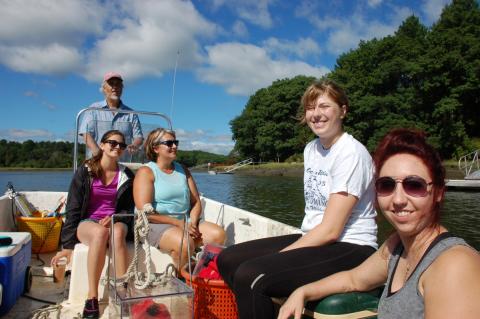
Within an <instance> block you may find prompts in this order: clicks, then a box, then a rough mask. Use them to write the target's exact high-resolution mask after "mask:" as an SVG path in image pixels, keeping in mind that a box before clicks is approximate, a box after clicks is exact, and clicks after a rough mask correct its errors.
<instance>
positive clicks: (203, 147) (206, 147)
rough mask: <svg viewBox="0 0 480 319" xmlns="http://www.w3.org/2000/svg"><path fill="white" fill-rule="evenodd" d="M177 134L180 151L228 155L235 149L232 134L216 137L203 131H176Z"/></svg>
mask: <svg viewBox="0 0 480 319" xmlns="http://www.w3.org/2000/svg"><path fill="white" fill-rule="evenodd" d="M175 133H176V136H177V139H179V140H180V149H181V150H185V151H204V152H210V153H214V154H222V155H227V154H228V153H230V151H231V150H232V149H233V147H234V142H233V141H232V135H230V134H220V135H214V134H212V133H210V132H208V131H205V130H202V129H198V130H195V131H186V130H184V129H176V130H175Z"/></svg>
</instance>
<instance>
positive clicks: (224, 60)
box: [198, 42, 329, 95]
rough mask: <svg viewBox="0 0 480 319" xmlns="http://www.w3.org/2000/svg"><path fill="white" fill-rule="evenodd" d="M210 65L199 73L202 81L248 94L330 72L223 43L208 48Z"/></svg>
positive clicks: (233, 44)
mask: <svg viewBox="0 0 480 319" xmlns="http://www.w3.org/2000/svg"><path fill="white" fill-rule="evenodd" d="M207 52H208V66H207V67H204V68H202V69H200V70H199V71H198V77H199V78H200V80H201V81H203V82H207V83H212V84H218V85H221V86H224V87H225V88H226V90H227V91H228V93H230V94H236V95H249V94H252V93H254V92H255V91H256V90H258V89H260V88H262V87H266V86H269V85H270V84H271V83H272V82H273V81H275V80H277V79H283V78H291V77H294V76H296V75H300V74H302V75H309V76H315V77H320V76H322V75H323V74H325V73H327V72H328V71H329V70H328V69H327V68H326V67H314V66H311V65H309V64H307V63H305V62H301V61H287V60H273V59H272V58H271V57H270V56H269V55H268V53H267V50H265V49H264V48H261V47H258V46H254V45H251V44H241V43H234V42H231V43H223V44H217V45H214V46H210V47H207Z"/></svg>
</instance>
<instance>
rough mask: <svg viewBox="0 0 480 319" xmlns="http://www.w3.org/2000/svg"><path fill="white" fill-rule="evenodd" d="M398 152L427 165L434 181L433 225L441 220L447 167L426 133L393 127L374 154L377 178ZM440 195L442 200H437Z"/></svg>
mask: <svg viewBox="0 0 480 319" xmlns="http://www.w3.org/2000/svg"><path fill="white" fill-rule="evenodd" d="M397 154H410V155H413V156H416V157H418V158H419V159H420V160H421V161H422V163H423V164H424V165H425V166H426V167H427V169H428V172H429V174H430V178H431V179H432V183H433V195H434V196H433V198H434V201H435V202H434V205H433V209H432V212H433V215H434V216H433V220H432V224H433V225H438V224H439V221H440V208H441V204H442V202H443V198H444V195H445V168H444V167H443V165H442V160H441V158H440V155H439V154H438V152H437V151H436V150H435V148H434V147H433V146H432V145H430V144H428V143H427V139H426V134H425V133H424V132H423V131H418V130H414V129H403V128H399V129H393V130H391V131H390V132H389V133H388V134H387V135H385V137H384V138H383V139H382V140H381V141H380V143H379V144H378V146H377V148H376V150H375V153H374V155H373V162H374V164H375V179H377V178H378V174H379V172H380V170H381V169H382V167H383V165H384V164H385V162H386V161H387V160H388V159H389V158H390V157H392V156H394V155H397ZM438 195H440V196H441V197H440V198H441V200H440V201H437V200H436V199H437V198H438Z"/></svg>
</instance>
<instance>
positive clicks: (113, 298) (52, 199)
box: [0, 109, 381, 319]
mask: <svg viewBox="0 0 480 319" xmlns="http://www.w3.org/2000/svg"><path fill="white" fill-rule="evenodd" d="M87 110H88V109H84V110H81V111H80V112H79V114H78V115H77V121H76V133H77V134H75V146H74V161H73V167H74V170H75V169H76V168H77V165H78V163H77V157H78V127H79V118H80V115H81V114H82V113H84V112H85V111H87ZM126 112H134V113H138V114H148V115H156V116H160V117H162V118H163V119H165V120H166V121H167V124H168V126H169V127H170V128H171V122H170V120H169V118H168V117H166V116H165V115H163V114H160V113H155V112H141V111H126ZM251 163H252V160H251V159H248V160H245V161H242V162H241V163H237V164H236V165H235V166H234V167H235V168H238V167H239V166H243V165H249V164H251ZM139 165H141V164H138V163H136V164H135V163H129V165H128V166H130V167H131V168H133V169H134V170H135V169H136V168H138V167H139ZM232 168H233V167H232ZM222 173H223V172H222ZM225 173H231V172H225ZM21 194H22V195H23V196H24V198H25V199H26V201H27V202H28V203H30V204H31V206H33V207H34V208H35V210H37V211H45V210H46V211H51V210H52V207H57V206H58V201H59V199H61V198H64V199H65V198H66V197H67V196H68V193H67V192H51V191H22V192H21ZM14 202H15V198H12V196H11V194H6V195H4V196H2V197H0V212H1V213H2V214H0V232H2V231H5V230H11V229H9V228H12V227H13V224H14V215H15V214H16V211H17V209H16V207H15V204H14ZM201 203H202V216H203V217H202V218H203V219H204V220H205V221H209V222H212V223H216V224H218V225H221V226H222V227H223V228H224V230H225V231H226V234H227V241H226V246H229V245H233V244H237V243H241V242H245V241H249V240H254V239H259V238H266V237H273V236H280V235H287V234H294V233H301V230H300V229H299V228H296V227H293V226H290V225H287V224H284V223H282V222H279V221H275V220H273V219H270V218H267V217H263V216H260V215H258V214H255V213H252V212H249V211H246V210H243V209H241V208H237V207H233V206H230V205H226V204H224V203H221V202H218V201H215V200H212V199H210V198H207V197H205V196H203V195H202V196H201ZM62 212H65V207H63V208H62V210H59V213H62ZM32 235H34V234H32ZM42 245H43V244H42ZM128 245H129V257H130V258H132V256H133V252H134V251H135V247H134V245H133V243H129V244H128ZM110 246H112V245H110ZM147 249H148V251H149V252H150V254H151V262H152V264H153V265H150V264H148V265H150V266H153V268H152V272H153V273H157V274H160V273H166V272H167V270H168V267H169V266H170V265H171V264H172V263H174V262H173V260H172V258H171V257H170V255H168V254H166V253H162V252H160V251H159V250H158V249H157V248H154V247H148V248H147ZM55 253H56V251H53V252H49V253H39V254H36V256H35V255H34V257H36V258H32V260H31V263H30V265H29V267H27V269H26V271H25V278H24V282H25V285H24V287H20V288H21V289H24V292H25V293H26V294H24V295H23V297H21V298H19V299H18V300H17V301H16V304H15V305H14V306H13V308H12V309H11V310H10V311H9V312H8V313H7V314H6V315H5V316H4V317H3V318H12V319H13V318H19V317H25V318H26V317H32V314H33V313H34V315H33V318H80V317H81V315H80V314H81V312H82V310H83V306H84V301H85V299H86V297H87V290H88V286H87V285H88V283H87V273H86V271H85V269H86V259H87V253H88V247H87V246H85V245H83V244H77V245H76V246H75V249H74V252H73V254H72V260H71V263H70V264H69V265H67V267H66V268H67V269H68V270H69V271H67V272H65V270H63V271H61V272H60V273H59V272H54V270H53V269H52V267H50V260H51V259H52V257H53V256H54V255H55ZM112 257H113V258H112ZM138 257H139V258H140V259H142V258H143V259H144V258H145V253H144V254H141V255H139V256H138ZM114 263H115V258H114V256H112V253H111V252H110V257H108V258H107V259H106V261H105V265H104V270H103V274H102V279H101V280H100V285H99V297H100V298H99V299H100V309H101V313H102V315H101V318H118V317H120V314H122V311H123V309H124V308H123V307H124V306H123V304H122V303H121V302H123V299H122V301H120V302H119V300H118V298H119V293H118V291H119V290H118V289H117V288H116V287H117V285H115V281H116V278H115V276H114V275H111V272H109V270H111V269H114ZM111 264H113V267H111V266H112V265H111ZM109 265H110V267H109ZM0 266H1V265H0ZM140 267H141V268H139V271H141V272H145V269H146V267H147V265H140ZM19 272H20V270H19ZM69 273H70V274H69ZM68 274H69V275H68ZM64 275H65V276H66V279H64V280H62V278H63V276H64ZM20 276H23V273H22V274H20ZM112 277H113V278H112ZM32 278H33V279H32ZM172 278H174V277H172ZM54 279H57V281H59V282H55V280H54ZM172 280H177V279H176V278H174V279H172ZM185 291H186V290H185ZM190 291H191V290H190ZM0 292H1V289H0ZM27 292H28V293H27ZM177 292H178V290H177ZM380 292H381V290H378V289H377V290H376V291H375V292H373V293H372V292H370V293H350V294H345V295H347V296H345V297H344V296H340V295H338V296H337V295H334V296H330V297H327V298H325V299H323V300H322V301H320V304H319V305H318V306H316V308H314V309H312V310H307V309H306V313H308V314H309V315H310V316H311V317H313V318H363V317H365V318H366V317H371V316H372V315H375V312H373V311H371V310H368V309H371V308H375V307H376V303H377V302H378V296H379V293H380ZM354 294H358V295H360V297H357V296H356V295H354ZM102 296H103V297H102ZM144 296H148V295H144ZM169 296H170V295H169ZM132 299H135V298H132ZM138 299H139V298H136V299H135V300H138ZM352 300H354V301H352ZM278 302H281V301H278ZM46 303H47V304H48V303H50V304H52V305H51V306H49V307H47V308H44V307H45V304H46ZM339 303H340V306H338V305H339ZM342 303H343V304H342ZM345 303H348V306H345ZM182 307H183V308H182V309H180V313H181V315H180V317H175V318H192V315H191V314H190V312H189V311H185V307H189V308H191V303H190V304H188V305H186V304H183V305H182ZM319 308H320V309H327V312H330V313H332V314H333V315H334V317H331V316H330V315H323V314H321V315H319V314H318V313H316V311H318V310H317V309H319ZM345 309H349V311H348V312H350V313H356V315H352V314H347V315H345V316H338V315H337V314H338V313H337V311H345ZM322 311H323V310H322ZM332 311H333V312H332ZM342 313H343V312H342Z"/></svg>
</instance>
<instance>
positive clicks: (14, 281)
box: [0, 232, 32, 317]
mask: <svg viewBox="0 0 480 319" xmlns="http://www.w3.org/2000/svg"><path fill="white" fill-rule="evenodd" d="M0 235H2V236H9V237H12V239H13V242H12V244H11V245H9V246H3V247H0V284H1V285H2V300H1V305H0V317H1V316H3V315H4V314H6V313H7V312H8V311H9V310H10V309H11V308H12V307H13V306H14V305H15V302H16V301H17V299H18V298H19V297H20V295H21V294H22V293H23V292H24V291H25V290H28V288H26V287H29V285H30V283H29V282H28V281H29V280H30V277H29V275H30V270H29V265H30V258H31V256H32V240H31V235H30V233H26V232H0Z"/></svg>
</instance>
